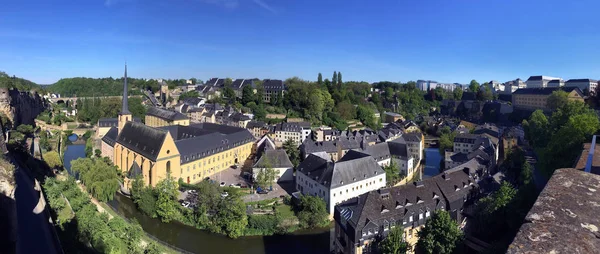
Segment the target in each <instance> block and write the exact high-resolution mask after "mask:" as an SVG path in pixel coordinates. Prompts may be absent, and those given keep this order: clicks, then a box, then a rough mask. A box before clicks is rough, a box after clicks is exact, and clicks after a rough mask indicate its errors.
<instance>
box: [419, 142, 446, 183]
mask: <svg viewBox="0 0 600 254" xmlns="http://www.w3.org/2000/svg"><path fill="white" fill-rule="evenodd" d="M424 152H425V169H424V170H423V178H429V177H432V176H435V175H437V174H439V173H440V162H441V161H442V155H441V154H440V152H439V149H438V148H425V151H424Z"/></svg>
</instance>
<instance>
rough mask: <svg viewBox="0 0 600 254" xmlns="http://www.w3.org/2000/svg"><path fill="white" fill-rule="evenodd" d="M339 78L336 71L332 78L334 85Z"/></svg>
mask: <svg viewBox="0 0 600 254" xmlns="http://www.w3.org/2000/svg"><path fill="white" fill-rule="evenodd" d="M337 78H338V75H337V72H336V71H334V72H333V77H332V78H331V84H333V85H334V86H335V85H337Z"/></svg>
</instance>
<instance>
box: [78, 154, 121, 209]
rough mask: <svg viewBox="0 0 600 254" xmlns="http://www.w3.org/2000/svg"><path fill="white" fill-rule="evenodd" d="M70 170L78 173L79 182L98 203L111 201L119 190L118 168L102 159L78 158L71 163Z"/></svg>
mask: <svg viewBox="0 0 600 254" xmlns="http://www.w3.org/2000/svg"><path fill="white" fill-rule="evenodd" d="M71 170H72V171H73V172H77V173H79V179H80V180H81V182H83V184H85V186H86V189H87V190H88V191H89V192H90V194H91V195H92V196H93V197H94V198H96V199H98V200H99V201H102V202H106V201H109V200H112V199H113V197H114V195H115V192H117V190H119V181H120V180H121V178H120V177H119V174H118V172H119V171H118V168H117V167H115V166H113V165H112V164H110V163H107V162H106V161H105V160H103V159H95V158H94V159H90V158H79V159H77V160H74V161H72V162H71Z"/></svg>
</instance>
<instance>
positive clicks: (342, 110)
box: [335, 101, 356, 120]
mask: <svg viewBox="0 0 600 254" xmlns="http://www.w3.org/2000/svg"><path fill="white" fill-rule="evenodd" d="M335 112H337V113H338V114H339V115H340V117H341V118H342V119H344V120H352V119H355V118H356V108H355V107H354V105H352V104H350V102H348V101H342V102H340V103H338V104H337V106H335Z"/></svg>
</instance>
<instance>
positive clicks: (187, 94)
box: [178, 90, 200, 101]
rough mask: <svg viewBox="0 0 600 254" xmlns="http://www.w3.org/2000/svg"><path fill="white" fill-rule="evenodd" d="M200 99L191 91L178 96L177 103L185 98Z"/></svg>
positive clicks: (195, 92) (198, 95)
mask: <svg viewBox="0 0 600 254" xmlns="http://www.w3.org/2000/svg"><path fill="white" fill-rule="evenodd" d="M198 97H200V94H199V93H198V91H196V90H193V91H187V92H185V93H182V94H181V95H179V99H178V100H179V101H184V100H185V99H187V98H198Z"/></svg>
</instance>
